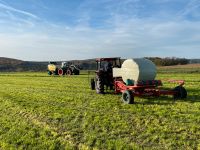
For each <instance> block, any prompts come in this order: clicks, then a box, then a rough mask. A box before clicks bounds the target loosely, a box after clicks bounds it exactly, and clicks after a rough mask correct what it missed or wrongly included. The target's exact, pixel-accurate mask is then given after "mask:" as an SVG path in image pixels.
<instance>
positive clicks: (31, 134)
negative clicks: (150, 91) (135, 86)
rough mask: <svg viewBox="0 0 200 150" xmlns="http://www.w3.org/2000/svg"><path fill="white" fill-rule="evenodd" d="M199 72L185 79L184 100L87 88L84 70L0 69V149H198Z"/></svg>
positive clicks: (161, 76) (164, 76)
mask: <svg viewBox="0 0 200 150" xmlns="http://www.w3.org/2000/svg"><path fill="white" fill-rule="evenodd" d="M199 77H200V74H199V73H192V74H191V73H181V74H180V73H173V74H172V73H170V74H169V73H159V74H158V76H157V79H163V81H164V86H166V87H172V88H173V87H174V86H175V85H174V84H168V83H166V82H165V81H166V79H184V80H185V81H186V83H185V87H186V89H187V91H188V98H187V99H185V100H178V101H175V102H174V101H173V99H172V97H170V96H169V97H166V96H165V97H159V98H149V99H147V98H135V102H136V103H135V104H133V105H125V104H123V103H122V102H121V100H120V99H121V95H114V94H112V93H110V94H106V95H98V94H96V93H95V91H91V90H90V87H89V83H88V76H87V75H86V74H82V75H80V76H70V77H52V76H47V74H46V73H1V74H0V83H1V86H0V104H1V105H0V149H56V150H57V149H184V150H185V149H200V78H199Z"/></svg>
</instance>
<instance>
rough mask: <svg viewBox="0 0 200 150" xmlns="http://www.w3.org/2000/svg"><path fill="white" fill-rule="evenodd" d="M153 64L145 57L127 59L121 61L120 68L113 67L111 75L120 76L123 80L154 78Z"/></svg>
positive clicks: (134, 80)
mask: <svg viewBox="0 0 200 150" xmlns="http://www.w3.org/2000/svg"><path fill="white" fill-rule="evenodd" d="M156 72H157V71H156V66H155V64H154V63H153V62H152V61H150V60H148V59H145V58H136V59H127V60H125V61H124V62H123V64H122V67H121V68H113V77H122V79H123V81H124V82H126V81H127V80H132V81H133V82H134V83H135V82H137V81H147V80H154V79H155V77H156Z"/></svg>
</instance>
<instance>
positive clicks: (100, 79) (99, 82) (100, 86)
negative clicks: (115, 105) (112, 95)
mask: <svg viewBox="0 0 200 150" xmlns="http://www.w3.org/2000/svg"><path fill="white" fill-rule="evenodd" d="M95 83H96V85H95V87H96V91H97V93H98V94H104V81H103V77H101V76H96V82H95Z"/></svg>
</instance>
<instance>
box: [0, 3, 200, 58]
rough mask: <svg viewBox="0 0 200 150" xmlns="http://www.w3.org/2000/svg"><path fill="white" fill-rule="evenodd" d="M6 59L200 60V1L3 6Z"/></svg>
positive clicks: (0, 30) (0, 18)
mask: <svg viewBox="0 0 200 150" xmlns="http://www.w3.org/2000/svg"><path fill="white" fill-rule="evenodd" d="M0 53H1V55H0V56H1V57H11V58H18V59H22V60H35V61H49V60H71V59H87V58H96V57H115V56H121V57H123V58H135V57H151V56H158V57H185V58H200V1H199V0H98V1H97V0H0Z"/></svg>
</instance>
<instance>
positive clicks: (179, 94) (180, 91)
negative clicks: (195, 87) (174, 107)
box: [173, 86, 187, 100]
mask: <svg viewBox="0 0 200 150" xmlns="http://www.w3.org/2000/svg"><path fill="white" fill-rule="evenodd" d="M174 92H175V94H174V95H173V97H174V100H176V99H184V98H186V97H187V91H186V89H185V88H184V87H183V86H177V87H175V88H174Z"/></svg>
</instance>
